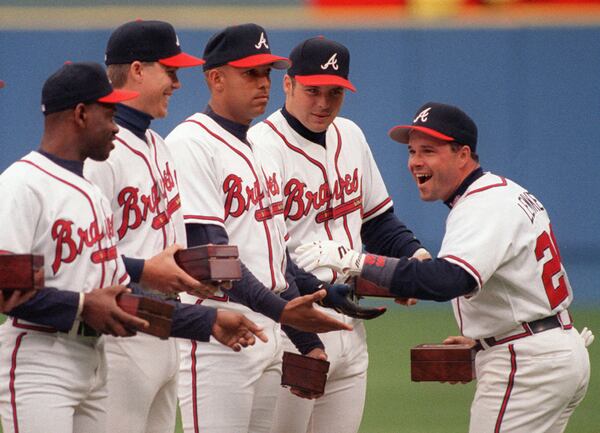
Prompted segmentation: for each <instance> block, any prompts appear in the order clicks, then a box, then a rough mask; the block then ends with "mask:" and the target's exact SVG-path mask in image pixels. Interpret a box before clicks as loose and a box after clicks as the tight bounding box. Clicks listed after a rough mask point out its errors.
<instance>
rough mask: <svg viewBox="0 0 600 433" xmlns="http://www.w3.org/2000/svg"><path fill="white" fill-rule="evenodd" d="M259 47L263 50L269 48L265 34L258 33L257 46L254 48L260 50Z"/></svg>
mask: <svg viewBox="0 0 600 433" xmlns="http://www.w3.org/2000/svg"><path fill="white" fill-rule="evenodd" d="M260 47H265V48H267V49H268V48H269V46H268V45H267V38H265V32H260V39H259V41H258V44H256V45H254V48H256V49H257V50H259V49H260Z"/></svg>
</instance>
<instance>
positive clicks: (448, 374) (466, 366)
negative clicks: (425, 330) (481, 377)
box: [410, 344, 477, 382]
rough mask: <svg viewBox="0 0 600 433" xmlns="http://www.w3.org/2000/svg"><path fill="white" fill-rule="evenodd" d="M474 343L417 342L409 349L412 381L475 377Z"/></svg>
mask: <svg viewBox="0 0 600 433" xmlns="http://www.w3.org/2000/svg"><path fill="white" fill-rule="evenodd" d="M476 353H477V349H476V345H475V344H419V345H418V346H415V347H413V348H412V349H410V361H411V364H410V375H411V379H412V381H413V382H470V381H472V380H473V379H475V354H476Z"/></svg>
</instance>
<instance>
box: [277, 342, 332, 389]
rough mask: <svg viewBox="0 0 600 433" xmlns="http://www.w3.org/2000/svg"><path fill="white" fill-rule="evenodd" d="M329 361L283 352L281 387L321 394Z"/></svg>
mask: <svg viewBox="0 0 600 433" xmlns="http://www.w3.org/2000/svg"><path fill="white" fill-rule="evenodd" d="M328 371H329V361H324V360H322V359H315V358H311V357H310V356H304V355H299V354H297V353H292V352H283V365H282V374H281V385H282V386H289V387H292V388H298V389H300V390H301V391H304V392H307V393H310V394H323V392H324V391H325V382H327V372H328Z"/></svg>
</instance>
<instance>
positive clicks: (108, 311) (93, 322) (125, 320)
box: [81, 286, 150, 337]
mask: <svg viewBox="0 0 600 433" xmlns="http://www.w3.org/2000/svg"><path fill="white" fill-rule="evenodd" d="M128 291H129V289H128V288H127V287H125V286H110V287H105V288H103V289H94V290H92V291H91V292H88V293H86V294H85V297H84V303H83V311H82V312H81V318H82V319H83V321H84V322H85V323H87V324H88V325H90V326H91V327H92V328H94V329H95V330H96V331H98V332H101V333H103V334H110V335H114V336H115V337H130V336H132V335H135V333H136V331H137V330H138V329H146V328H148V326H150V324H149V323H148V322H147V321H146V320H143V319H140V318H139V317H136V316H134V315H131V314H129V313H126V312H125V311H123V310H122V309H121V308H119V306H118V305H117V296H119V295H120V294H121V293H125V292H128Z"/></svg>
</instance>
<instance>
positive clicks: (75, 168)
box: [38, 149, 83, 177]
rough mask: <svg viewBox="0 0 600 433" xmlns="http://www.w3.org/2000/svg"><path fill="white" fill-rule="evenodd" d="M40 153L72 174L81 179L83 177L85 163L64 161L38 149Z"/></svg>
mask: <svg viewBox="0 0 600 433" xmlns="http://www.w3.org/2000/svg"><path fill="white" fill-rule="evenodd" d="M38 153H41V154H42V155H44V156H45V157H46V158H48V159H49V160H50V161H52V162H53V163H55V164H56V165H60V166H61V167H62V168H64V169H65V170H69V171H70V172H71V173H74V174H76V175H77V176H79V177H83V162H81V161H73V160H70V159H62V158H59V157H58V156H56V155H53V154H51V153H48V152H44V151H43V150H42V149H38Z"/></svg>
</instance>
